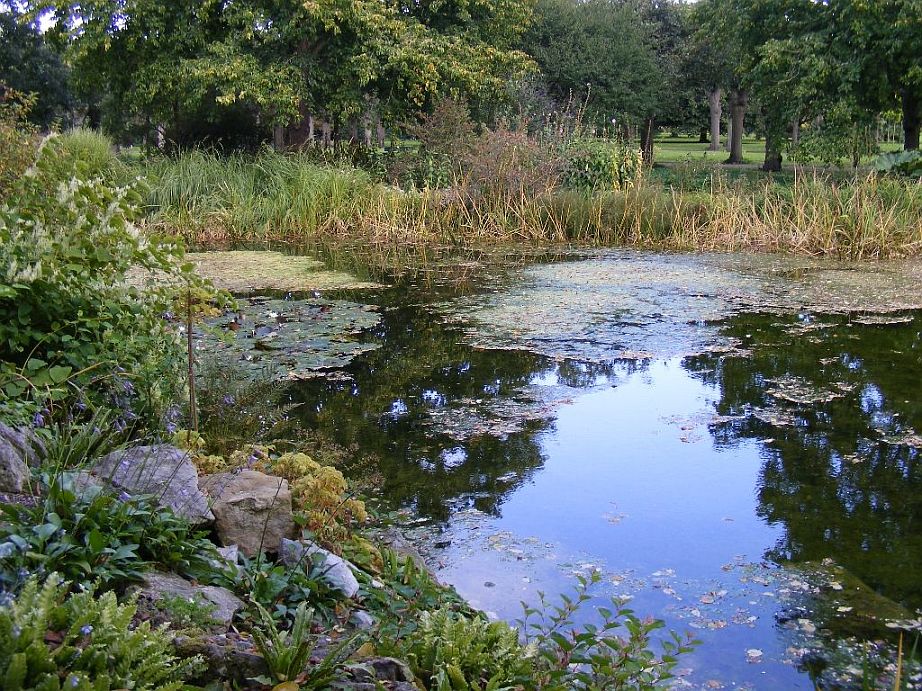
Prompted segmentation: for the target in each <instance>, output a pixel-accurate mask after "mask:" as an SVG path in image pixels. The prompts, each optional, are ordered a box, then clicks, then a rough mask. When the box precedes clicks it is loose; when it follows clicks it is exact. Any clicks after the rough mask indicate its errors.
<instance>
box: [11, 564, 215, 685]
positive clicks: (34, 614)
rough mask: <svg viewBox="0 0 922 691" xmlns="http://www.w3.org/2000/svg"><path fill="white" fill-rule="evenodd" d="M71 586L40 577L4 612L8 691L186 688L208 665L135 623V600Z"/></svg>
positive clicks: (161, 631) (159, 632) (160, 632)
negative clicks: (189, 679)
mask: <svg viewBox="0 0 922 691" xmlns="http://www.w3.org/2000/svg"><path fill="white" fill-rule="evenodd" d="M68 591H69V584H68V583H66V582H62V580H61V578H60V576H58V575H57V574H51V575H50V576H48V578H47V579H46V580H45V582H44V583H43V584H42V585H41V586H39V583H38V580H37V579H36V578H31V579H29V581H28V582H27V583H26V584H25V587H24V588H23V590H22V592H21V593H20V594H19V596H18V597H17V598H16V599H15V600H14V601H13V602H12V603H11V604H8V605H7V606H4V607H0V679H2V680H3V688H4V689H5V690H6V691H19V690H20V689H22V690H26V689H36V690H38V689H43V690H48V691H53V690H57V689H61V688H67V689H77V691H108V689H136V690H137V691H144V690H146V689H158V690H159V691H172V690H174V689H180V688H182V680H183V679H184V678H186V677H188V676H190V675H191V674H193V673H194V672H196V671H197V670H198V669H199V668H200V667H201V660H200V658H197V657H196V658H190V659H188V660H183V661H180V660H178V659H177V658H176V657H175V656H174V655H173V654H172V643H171V641H170V638H169V637H168V635H167V634H166V632H165V630H164V629H163V628H158V629H151V628H150V624H149V623H148V622H141V623H140V624H138V625H137V626H133V625H132V617H133V616H134V613H135V603H134V601H130V602H129V603H128V604H124V605H119V604H118V602H117V601H116V599H115V594H114V593H111V592H110V593H105V594H104V595H102V596H100V597H98V598H97V597H96V596H95V594H94V592H93V591H92V590H86V591H84V592H80V593H74V594H71V595H68Z"/></svg>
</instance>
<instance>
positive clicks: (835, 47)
mask: <svg viewBox="0 0 922 691" xmlns="http://www.w3.org/2000/svg"><path fill="white" fill-rule="evenodd" d="M826 4H827V5H828V7H829V9H830V19H831V21H832V23H833V26H834V27H835V29H836V35H835V40H834V41H832V42H831V45H830V48H831V50H832V51H833V52H834V54H835V56H836V58H837V60H838V63H839V65H840V69H841V70H842V74H843V75H844V80H845V81H846V82H847V84H848V85H849V86H851V88H852V89H853V92H854V94H855V97H856V99H857V100H858V102H859V103H861V104H862V105H863V106H864V107H865V108H866V109H868V110H872V111H874V112H882V111H886V110H889V109H890V108H891V107H893V106H894V105H896V106H897V107H898V108H899V109H900V110H901V111H902V115H903V140H904V148H905V149H906V150H907V151H908V150H911V149H918V148H919V128H920V124H922V48H920V46H922V0H874V1H873V2H869V1H868V0H826Z"/></svg>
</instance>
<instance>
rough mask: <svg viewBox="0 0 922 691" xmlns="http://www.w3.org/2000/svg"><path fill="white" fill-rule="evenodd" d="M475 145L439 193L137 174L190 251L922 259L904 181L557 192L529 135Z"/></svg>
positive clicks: (208, 166)
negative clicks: (422, 250)
mask: <svg viewBox="0 0 922 691" xmlns="http://www.w3.org/2000/svg"><path fill="white" fill-rule="evenodd" d="M478 142H479V144H476V145H475V146H474V147H473V148H472V149H471V150H470V152H468V153H467V154H466V156H467V157H468V160H467V162H466V164H465V166H464V171H465V173H464V175H459V176H458V177H457V178H456V180H455V182H454V183H453V186H452V187H450V188H447V189H432V188H428V189H422V190H411V191H404V190H400V189H397V188H393V187H387V186H385V185H381V184H377V183H375V182H374V181H373V180H372V179H371V178H370V177H369V176H367V175H366V174H364V173H362V172H361V171H358V170H350V169H340V168H333V167H329V166H318V165H317V164H315V163H313V162H311V161H309V160H308V159H307V158H306V157H299V156H298V155H285V156H283V155H280V154H274V153H271V152H263V153H261V154H260V155H259V156H257V157H256V158H246V157H242V156H235V157H229V158H226V159H222V158H219V157H217V156H214V155H211V154H205V153H201V152H196V153H191V154H184V155H183V156H181V157H179V158H177V159H174V160H162V161H155V162H153V163H149V164H147V166H146V167H145V168H141V169H139V172H146V173H148V174H149V179H150V182H151V192H150V195H149V198H148V199H149V204H150V208H151V215H150V218H149V221H148V223H149V224H150V225H151V227H153V228H156V229H163V230H167V231H169V232H174V233H178V234H182V235H183V236H185V237H186V238H188V239H190V240H193V241H195V242H218V241H219V242H227V241H254V240H268V239H293V238H294V239H300V240H318V239H325V240H326V241H329V242H333V243H335V242H349V241H352V242H356V241H360V242H361V243H363V244H364V249H365V252H366V253H368V254H370V255H371V257H372V258H374V257H375V256H377V255H380V259H381V260H382V261H383V260H384V259H385V258H386V257H387V256H389V255H390V254H391V253H392V252H394V251H395V249H394V248H399V247H406V246H419V245H436V246H438V245H446V244H447V245H455V246H457V245H470V244H496V243H509V242H531V243H549V242H550V243H570V242H576V243H582V244H593V245H635V246H645V247H662V248H672V249H699V250H721V251H736V250H757V251H782V252H798V253H808V254H812V255H832V256H841V257H848V258H854V259H862V258H878V257H879V258H884V257H893V256H906V255H913V254H916V253H918V252H919V251H920V250H922V186H920V185H919V184H918V183H915V182H912V181H910V180H902V179H896V178H881V177H878V176H877V175H874V174H856V175H855V176H854V177H851V178H846V179H834V178H832V177H830V176H825V175H821V174H813V175H806V174H797V175H795V176H794V178H793V180H792V182H791V183H790V184H788V183H785V184H775V183H773V182H772V181H771V179H767V180H765V181H764V182H762V183H761V184H758V185H752V184H748V183H747V184H737V183H734V182H731V181H729V180H728V179H727V178H725V177H724V176H722V175H720V174H718V173H715V174H713V175H712V177H711V179H710V184H709V185H707V186H702V187H699V188H698V189H696V190H687V189H683V188H682V187H681V185H680V186H679V187H677V188H676V187H669V186H664V185H663V184H661V183H659V182H657V181H656V180H654V179H652V178H650V179H645V180H643V181H642V182H641V183H640V184H638V183H637V179H639V178H636V176H635V181H634V183H633V184H631V185H630V186H625V185H623V184H619V185H618V187H620V189H608V190H605V191H601V190H597V191H596V192H594V193H586V192H579V191H577V190H574V189H568V188H567V187H566V186H565V185H561V184H560V176H561V172H562V171H563V170H565V166H564V159H563V158H562V156H563V154H558V153H554V152H553V151H550V152H547V151H544V149H541V147H540V146H538V145H537V144H536V143H535V141H534V140H532V139H530V138H529V137H527V136H526V135H525V134H524V133H519V132H497V133H491V134H490V135H484V137H482V138H481V139H479V140H478ZM536 147H537V149H536ZM538 149H541V151H542V152H543V153H541V154H540V155H539V153H538ZM590 158H592V160H595V158H593V157H590ZM603 163H604V161H603ZM607 165H608V164H605V165H604V166H603V167H606V166H607ZM595 167H597V166H590V168H593V169H594V168H595ZM599 174H601V173H593V176H594V177H593V180H595V178H597V177H598V175H599ZM606 175H607V173H606ZM581 176H582V177H585V175H582V174H581ZM577 177H580V176H577ZM582 177H580V179H582ZM629 177H630V175H629ZM588 183H589V180H588V178H587V181H586V184H588ZM583 186H585V185H583ZM593 186H595V184H593Z"/></svg>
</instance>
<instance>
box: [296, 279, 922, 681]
mask: <svg viewBox="0 0 922 691" xmlns="http://www.w3.org/2000/svg"><path fill="white" fill-rule="evenodd" d="M362 299H363V300H366V301H369V302H372V303H376V304H381V305H383V306H385V308H386V309H385V311H384V316H383V320H382V322H381V324H380V326H379V327H378V328H377V330H376V331H375V332H374V333H371V334H369V335H368V338H370V339H373V340H376V341H379V342H380V343H381V344H382V347H381V348H379V349H378V350H375V351H373V352H370V353H367V354H365V355H363V356H361V357H360V358H359V359H357V360H356V361H355V362H354V363H353V364H352V365H351V367H350V369H349V372H350V374H351V375H352V378H353V379H352V381H348V382H310V383H306V384H305V385H304V386H303V387H302V388H301V389H300V390H299V392H298V395H299V397H300V398H301V400H303V401H304V402H305V403H306V404H307V405H305V406H303V408H302V409H301V410H302V411H303V412H302V413H301V415H303V422H304V424H305V426H310V427H316V428H320V429H322V430H324V431H326V432H327V433H329V434H331V435H332V436H334V437H335V438H336V439H337V440H338V441H339V442H341V443H343V444H350V445H351V444H355V445H357V446H358V448H359V449H360V450H362V451H364V452H369V453H372V454H374V455H376V456H377V457H378V458H379V459H380V471H381V473H382V475H383V477H384V486H383V487H382V496H383V498H384V500H385V501H386V502H387V503H388V504H389V505H390V506H392V507H405V508H409V509H411V510H412V511H413V512H414V514H416V515H418V516H419V517H420V518H422V519H427V520H425V521H420V522H419V523H418V526H417V527H416V528H414V530H415V531H416V536H417V538H418V539H419V540H420V541H421V543H422V544H423V545H424V546H426V547H427V556H428V557H429V559H430V561H431V563H432V564H433V566H434V568H435V569H436V571H437V574H438V576H439V577H440V578H441V579H443V580H444V581H446V582H449V583H452V584H454V585H455V586H456V587H457V588H458V590H459V591H460V592H461V594H462V595H464V596H466V597H467V598H468V599H469V600H471V602H472V603H473V604H474V605H476V606H479V607H481V608H483V609H485V610H487V611H490V612H493V613H495V614H497V615H498V616H500V617H503V618H506V619H510V620H511V619H514V618H516V617H517V616H520V614H521V607H520V605H519V601H520V600H527V601H530V602H533V601H534V600H535V598H536V597H537V592H538V591H544V592H546V593H548V594H549V595H553V594H555V593H558V592H567V591H569V590H571V589H572V586H573V584H574V582H575V575H576V574H586V573H589V572H590V571H591V570H593V569H599V570H600V571H601V572H602V574H603V582H602V583H601V584H599V587H598V590H597V592H598V595H599V599H598V604H601V603H602V602H603V600H604V599H605V598H607V597H608V596H611V595H625V596H630V597H632V598H633V600H632V601H631V606H632V607H633V609H634V610H635V611H636V612H637V613H638V614H652V615H654V616H657V617H660V618H663V619H665V620H666V623H667V626H668V627H669V628H672V629H675V630H677V631H686V630H688V631H692V632H693V633H694V634H695V635H696V636H697V637H698V638H699V639H701V641H702V645H701V646H700V647H699V648H698V649H697V650H696V651H695V652H694V653H693V654H692V655H690V656H688V657H687V658H685V659H683V661H682V665H681V666H682V667H685V668H688V673H687V674H686V675H685V676H684V677H683V681H682V682H681V683H683V684H686V685H688V686H690V687H694V688H719V687H720V686H717V684H721V685H723V686H722V687H723V688H740V687H741V688H804V689H810V688H813V682H812V681H811V679H810V677H809V675H808V674H807V672H806V671H805V670H804V669H803V668H802V667H801V666H799V665H798V664H797V663H798V662H799V660H800V659H801V655H802V654H803V653H804V652H808V651H810V650H821V651H824V652H823V655H824V656H826V657H827V658H829V659H830V660H835V659H837V658H836V657H835V655H834V654H833V653H832V652H830V651H833V650H836V649H838V648H837V646H839V643H840V642H841V641H842V640H843V639H844V638H845V637H846V636H848V635H850V634H852V633H855V631H856V630H858V629H856V628H855V627H854V626H853V625H852V624H853V622H851V621H850V617H849V616H847V615H845V614H830V611H833V612H835V611H837V610H836V603H835V602H834V603H833V604H832V605H830V604H829V603H828V602H826V601H825V600H826V597H827V596H828V595H832V596H836V595H838V592H839V590H838V589H839V588H842V590H843V591H848V590H849V589H851V588H852V587H853V584H854V583H857V581H853V580H852V579H860V581H863V584H866V586H862V590H861V592H862V593H863V594H864V595H865V596H869V597H870V602H871V605H870V606H871V607H872V608H882V607H884V606H885V605H886V607H890V608H892V609H890V610H888V611H892V612H899V611H901V610H900V607H903V608H905V610H902V611H905V612H907V614H909V613H911V612H912V611H914V610H916V609H919V608H922V466H920V450H919V449H920V444H922V439H920V435H919V434H918V432H917V430H922V396H920V383H922V335H920V332H922V315H920V314H919V313H902V314H901V315H900V316H901V317H902V319H897V320H893V321H894V322H895V323H885V324H862V323H858V318H857V317H855V315H852V316H847V315H837V316H822V315H813V314H807V313H800V314H789V315H783V316H779V315H777V314H758V313H756V314H744V313H742V314H736V315H733V316H729V317H727V318H725V319H723V320H721V321H720V322H719V323H717V324H710V325H708V328H710V329H714V330H716V331H717V332H718V333H719V334H720V336H722V337H726V338H728V339H733V340H734V341H735V342H737V343H738V344H739V345H740V349H738V350H737V351H735V352H730V353H724V354H704V355H695V356H681V355H679V356H675V357H666V358H659V359H656V358H653V359H646V360H610V361H607V362H601V363H600V362H593V363H589V362H580V361H578V360H559V361H558V360H552V359H549V358H547V357H542V356H539V355H535V354H532V353H529V352H525V351H516V350H480V349H475V348H473V347H470V346H468V345H465V342H466V340H465V337H464V331H463V327H464V325H463V324H450V323H446V320H445V319H444V314H443V313H442V311H440V310H439V309H435V308H433V307H431V304H430V303H431V302H432V301H433V296H431V295H428V296H427V295H424V294H422V293H421V292H420V291H414V290H412V289H410V290H407V289H401V290H398V291H390V292H387V291H385V292H383V293H381V294H376V295H367V294H366V295H363V296H362ZM414 301H415V302H414ZM497 417H499V418H502V420H504V424H503V425H500V426H499V427H495V426H494V427H490V426H489V424H487V423H489V422H490V421H491V420H495V419H497ZM472 420H473V421H474V422H471V421H472ZM446 430H448V431H447V432H446ZM823 560H833V561H834V563H835V564H836V565H838V566H840V567H843V568H844V569H845V571H835V572H832V575H829V573H830V572H829V570H828V568H825V567H820V566H819V564H820V563H821V562H822V561H823ZM828 563H829V562H827V564H828ZM804 564H806V565H807V566H806V570H803V569H801V568H800V566H799V565H804ZM817 569H818V570H819V572H821V573H822V574H823V575H822V576H817V575H816V573H817ZM842 574H846V575H847V578H848V579H849V580H847V581H846V582H844V583H842V581H845V577H844V576H842ZM823 579H825V580H823ZM817 583H819V585H817ZM824 584H825V585H824ZM830 584H832V585H830ZM859 585H860V584H859ZM831 589H832V590H831ZM848 603H849V606H852V607H853V610H857V609H859V607H858V606H855V605H854V603H853V601H852V600H849V601H848ZM830 607H831V608H832V610H830ZM881 611H882V610H881ZM585 614H586V616H587V619H588V617H589V615H590V614H591V612H588V611H587V612H586V613H585ZM875 635H876V634H875ZM840 652H841V651H840ZM755 653H758V654H755ZM836 664H840V666H841V667H843V668H845V667H847V666H848V664H849V662H848V661H847V660H846V661H844V662H841V663H839V662H830V665H831V666H833V667H834V666H835V665H836ZM857 664H858V667H859V668H860V666H861V662H860V661H859V662H858V663H857ZM853 668H854V665H853ZM852 671H853V672H854V669H853V670H852ZM843 674H845V673H843ZM859 674H860V669H859ZM846 676H847V675H846ZM843 678H844V677H843ZM709 682H710V683H711V686H705V685H706V684H708V683H709ZM844 685H845V686H848V682H844Z"/></svg>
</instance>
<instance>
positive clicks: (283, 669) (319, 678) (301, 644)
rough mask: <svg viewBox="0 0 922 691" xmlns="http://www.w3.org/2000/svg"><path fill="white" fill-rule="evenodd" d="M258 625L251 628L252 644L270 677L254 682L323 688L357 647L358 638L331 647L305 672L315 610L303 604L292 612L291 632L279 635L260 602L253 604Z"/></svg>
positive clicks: (312, 644) (312, 646)
mask: <svg viewBox="0 0 922 691" xmlns="http://www.w3.org/2000/svg"><path fill="white" fill-rule="evenodd" d="M254 607H255V608H256V613H257V617H258V625H257V626H254V627H253V631H252V633H253V641H254V642H255V643H256V647H257V649H258V650H259V653H260V654H261V655H262V656H263V659H264V660H265V661H266V665H267V666H268V667H269V674H271V676H272V678H271V679H268V678H257V679H256V681H260V682H262V683H266V684H271V683H273V682H286V681H295V682H297V684H298V686H299V688H301V689H325V688H328V686H329V683H330V682H331V681H333V679H334V678H335V677H336V670H337V668H338V667H339V665H341V664H342V663H343V662H344V661H345V660H346V658H348V657H349V655H351V654H352V653H353V652H355V650H356V649H357V648H358V646H359V645H360V642H359V640H360V636H359V635H355V636H351V637H348V638H345V639H344V640H342V641H341V642H339V643H338V644H336V645H334V646H331V648H330V649H329V650H327V651H326V652H325V655H324V657H323V659H322V660H321V661H320V662H319V663H318V664H316V665H312V666H311V667H310V669H305V668H306V666H307V663H308V661H309V660H310V657H311V653H312V652H313V651H314V649H315V647H316V644H317V638H316V637H315V636H313V635H312V634H311V622H312V620H313V615H314V611H313V610H312V609H309V608H308V607H307V605H306V604H305V603H303V602H302V603H301V604H300V605H298V608H297V609H296V610H295V614H294V620H293V622H292V625H291V630H290V631H288V632H280V631H279V629H278V628H277V624H276V622H275V620H274V619H273V618H272V615H271V614H269V612H267V611H266V609H265V608H264V607H262V606H261V605H260V604H259V603H255V604H254Z"/></svg>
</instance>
